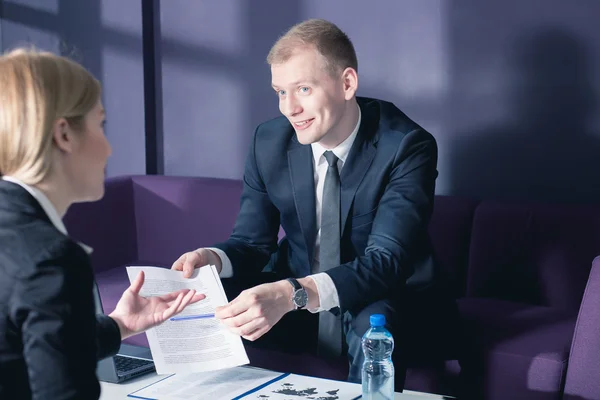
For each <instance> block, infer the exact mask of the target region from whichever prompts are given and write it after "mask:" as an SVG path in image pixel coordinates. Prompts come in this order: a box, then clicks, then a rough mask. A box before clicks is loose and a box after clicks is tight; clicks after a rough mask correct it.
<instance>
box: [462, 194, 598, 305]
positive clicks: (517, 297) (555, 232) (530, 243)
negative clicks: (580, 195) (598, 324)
mask: <svg viewBox="0 0 600 400" xmlns="http://www.w3.org/2000/svg"><path fill="white" fill-rule="evenodd" d="M471 238H472V239H471V244H470V258H469V269H468V282H467V286H468V287H467V296H469V297H487V298H495V299H501V300H508V301H513V302H517V303H527V304H533V305H540V306H550V307H556V308H561V309H568V310H572V311H577V310H578V309H579V304H580V303H581V298H582V295H583V290H584V288H585V285H586V282H587V278H588V275H589V271H590V268H591V265H592V260H593V259H594V257H595V256H596V255H597V254H600V206H580V205H578V206H575V205H573V206H571V205H564V204H563V205H544V204H537V205H534V204H530V205H528V204H511V203H498V202H483V203H481V204H480V205H479V206H478V207H477V210H476V211H475V217H474V220H473V231H472V236H471Z"/></svg>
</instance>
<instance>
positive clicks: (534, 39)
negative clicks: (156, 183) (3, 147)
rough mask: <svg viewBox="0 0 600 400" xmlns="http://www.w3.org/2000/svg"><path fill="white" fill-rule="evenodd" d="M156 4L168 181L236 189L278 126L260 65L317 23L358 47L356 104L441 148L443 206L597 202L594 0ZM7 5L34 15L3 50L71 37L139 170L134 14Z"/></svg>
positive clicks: (599, 35) (95, 0)
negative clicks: (413, 125) (455, 200)
mask: <svg viewBox="0 0 600 400" xmlns="http://www.w3.org/2000/svg"><path fill="white" fill-rule="evenodd" d="M159 2H160V11H161V13H160V32H161V33H160V35H161V36H160V40H158V42H157V44H156V50H157V53H158V54H159V63H160V64H159V65H160V70H161V71H162V76H161V80H160V82H162V84H161V86H160V88H159V89H161V91H162V97H160V98H159V100H160V99H162V106H163V108H162V111H163V113H162V125H161V126H159V128H160V129H159V130H160V131H161V132H162V139H163V142H162V143H161V145H162V148H163V149H164V153H163V156H164V157H163V158H164V173H165V174H167V175H194V176H208V177H224V178H241V176H242V173H243V164H244V158H245V156H246V151H247V147H248V143H249V141H250V138H251V137H252V134H253V132H254V128H255V127H256V125H257V124H258V123H259V122H260V121H263V120H265V119H267V118H271V117H274V116H277V115H278V110H277V100H276V97H275V95H274V94H272V91H271V89H270V73H269V68H268V66H267V65H266V64H265V62H264V58H265V56H266V54H267V52H268V50H269V48H270V46H271V44H272V43H273V42H274V41H275V40H276V38H277V36H278V35H279V34H280V33H282V32H283V31H284V30H285V29H287V28H288V27H289V26H291V25H292V24H294V23H296V22H299V21H301V20H304V19H306V18H311V17H321V18H326V19H330V20H331V21H333V22H335V23H337V24H338V25H339V26H340V27H341V28H342V29H343V30H345V31H346V32H347V33H348V34H349V35H350V37H351V39H352V40H353V41H354V44H355V46H356V49H357V52H358V56H359V76H360V89H359V94H360V95H364V96H373V97H379V98H382V99H386V100H390V101H392V102H394V103H395V104H396V105H397V106H398V107H400V108H401V109H403V110H404V111H405V112H406V113H407V114H408V115H409V116H411V117H412V118H414V119H415V120H416V121H417V122H419V123H421V124H422V125H423V126H424V127H425V128H426V129H428V130H429V131H430V132H431V133H432V134H433V135H434V136H435V137H436V138H437V141H438V144H439V149H440V160H439V165H438V167H439V171H440V176H439V178H438V185H437V192H438V193H439V194H459V195H469V196H475V197H484V198H519V199H530V200H544V201H586V202H587V201H590V202H591V201H594V202H597V201H600V184H598V182H600V179H599V178H600V168H598V162H595V160H597V159H598V156H597V155H598V154H600V146H599V145H598V142H599V140H600V137H599V135H600V112H599V110H600V107H599V106H598V94H599V93H600V28H599V25H598V23H597V19H598V16H599V15H600V1H598V0H575V1H564V0H505V1H502V2H499V1H493V2H491V1H487V2H484V1H479V0H372V1H364V0H329V1H319V0H304V1H298V0H286V1H281V0H219V1H213V0H194V1H189V0H162V1H159ZM12 3H18V4H21V5H25V4H27V5H28V8H37V9H39V10H40V11H38V14H37V17H34V18H25V15H15V13H14V12H13V13H12V15H11V16H10V18H7V17H6V15H5V17H4V21H3V24H2V28H1V29H2V34H3V36H4V42H5V43H4V45H5V47H6V46H7V44H9V43H11V42H13V41H15V40H17V39H19V40H22V38H23V37H28V35H29V37H35V40H36V41H39V42H41V43H45V44H47V45H48V46H55V48H56V46H58V42H56V41H55V39H53V37H52V36H51V35H49V33H48V32H49V31H50V32H54V31H55V30H57V29H58V30H59V31H60V32H63V31H61V30H64V32H63V34H64V35H66V37H67V38H68V39H69V40H70V43H73V44H75V45H78V47H79V48H80V49H83V55H84V56H85V57H84V60H83V61H84V63H87V64H86V65H89V66H90V67H91V69H92V70H93V71H95V72H96V73H98V74H99V76H101V78H102V80H103V81H104V84H105V87H106V92H107V93H106V96H105V101H106V102H107V107H109V118H110V123H109V129H108V134H109V138H110V140H111V142H112V143H113V145H114V148H115V154H114V156H113V158H112V160H111V161H110V165H109V174H111V175H118V174H123V173H139V172H143V171H144V166H145V149H144V143H143V140H144V138H143V135H144V133H143V132H144V129H143V128H144V114H143V113H144V110H143V80H142V79H143V76H142V57H141V53H140V52H141V41H140V40H141V39H140V38H141V12H140V9H141V7H140V2H139V1H133V0H127V1H122V0H86V1H77V0H72V1H67V0H60V1H58V0H55V1H54V2H53V1H51V0H37V1H34V0H29V1H25V0H19V1H18V2H17V1H8V0H5V1H4V4H5V5H4V8H5V9H7V8H8V7H7V5H8V4H12ZM53 3H54V4H55V7H54V6H49V4H53ZM41 4H44V6H43V7H42V6H41ZM76 4H81V5H80V6H76ZM83 4H85V6H83ZM74 7H79V9H77V8H74ZM83 8H85V9H83ZM342 10H343V12H342ZM83 11H88V12H83ZM90 11H91V12H90ZM40 13H41V14H40ZM46 15H58V19H54V20H55V21H58V22H59V23H58V24H55V25H53V26H48V22H47V21H46V18H45V17H44V18H41V17H40V16H46ZM75 15H77V18H72V17H73V16H75ZM38 17H39V18H38ZM15 19H16V20H17V21H21V23H20V24H17V23H16V22H14V20H15ZM6 20H9V21H6ZM23 21H24V22H23ZM125 21H127V22H125ZM23 25H25V26H26V27H25V26H23ZM159 137H161V136H160V135H159ZM160 147H161V146H159V148H160Z"/></svg>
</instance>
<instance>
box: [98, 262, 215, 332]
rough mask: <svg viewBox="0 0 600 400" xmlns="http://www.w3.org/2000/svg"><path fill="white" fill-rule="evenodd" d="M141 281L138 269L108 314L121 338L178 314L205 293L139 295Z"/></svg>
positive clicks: (186, 292)
mask: <svg viewBox="0 0 600 400" xmlns="http://www.w3.org/2000/svg"><path fill="white" fill-rule="evenodd" d="M143 284H144V272H143V271H142V272H140V273H139V274H138V276H137V277H136V278H135V280H134V281H133V283H132V284H131V286H129V288H128V289H127V290H126V291H125V292H124V293H123V296H121V299H120V300H119V302H118V303H117V307H116V308H115V310H114V311H113V312H112V313H111V314H110V315H109V317H111V318H112V319H114V320H115V321H116V322H117V324H118V325H119V330H120V331H121V339H125V338H127V337H129V336H132V335H135V334H136V333H140V332H143V331H145V330H147V329H150V328H152V327H153V326H156V325H159V324H162V323H163V322H165V321H166V320H167V319H169V318H171V317H172V316H173V315H175V314H179V313H180V312H181V311H183V309H184V308H185V307H186V306H187V305H188V304H193V303H196V302H197V301H200V300H203V299H204V298H205V297H206V296H204V295H203V294H196V291H195V290H187V289H184V290H179V291H177V292H172V293H169V294H165V295H162V296H153V297H148V298H146V297H142V296H140V295H139V293H140V289H141V288H142V285H143Z"/></svg>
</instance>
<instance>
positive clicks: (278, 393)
mask: <svg viewBox="0 0 600 400" xmlns="http://www.w3.org/2000/svg"><path fill="white" fill-rule="evenodd" d="M361 396H362V386H361V385H360V384H358V383H350V382H342V381H334V380H330V379H321V378H313V377H310V376H304V375H296V374H285V375H284V376H282V377H281V378H280V379H277V380H276V381H272V382H271V383H269V384H268V385H263V386H262V387H261V388H259V389H258V390H254V391H252V392H251V393H248V394H246V395H244V396H242V397H240V398H244V399H269V400H277V399H280V400H289V399H303V398H306V399H319V400H320V399H324V400H354V399H359V398H360V397H361ZM161 400H162V399H161Z"/></svg>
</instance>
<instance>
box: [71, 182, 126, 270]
mask: <svg viewBox="0 0 600 400" xmlns="http://www.w3.org/2000/svg"><path fill="white" fill-rule="evenodd" d="M133 200H134V199H133V183H132V179H131V177H129V176H123V177H115V178H108V179H107V180H106V182H105V194H104V197H103V198H102V199H101V200H99V201H96V202H91V203H78V204H73V205H72V206H71V207H70V208H69V210H68V212H67V214H66V216H65V219H64V221H65V226H66V227H67V230H68V232H69V235H71V237H73V238H74V239H75V240H78V241H80V242H82V243H85V244H86V245H88V246H91V247H92V248H93V249H94V251H93V253H92V255H91V257H92V265H93V266H94V272H96V273H98V272H101V271H106V270H108V269H110V268H114V267H119V266H122V265H124V264H126V263H129V262H131V261H134V260H136V259H137V234H136V225H135V212H134V201H133Z"/></svg>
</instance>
